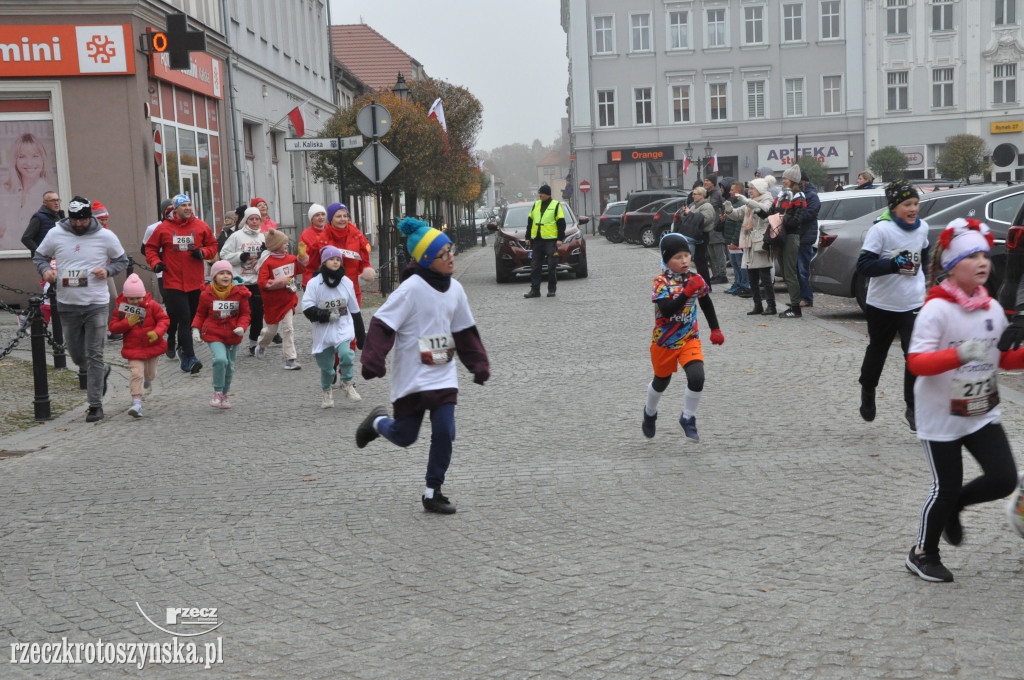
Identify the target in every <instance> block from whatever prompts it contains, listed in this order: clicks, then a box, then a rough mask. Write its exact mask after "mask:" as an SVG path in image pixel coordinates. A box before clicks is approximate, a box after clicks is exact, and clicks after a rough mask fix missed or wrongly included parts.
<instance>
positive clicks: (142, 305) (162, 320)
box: [110, 274, 171, 418]
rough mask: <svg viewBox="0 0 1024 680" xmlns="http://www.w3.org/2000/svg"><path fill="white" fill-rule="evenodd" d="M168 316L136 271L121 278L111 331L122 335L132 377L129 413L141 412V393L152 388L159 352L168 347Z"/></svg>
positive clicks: (138, 416) (111, 320)
mask: <svg viewBox="0 0 1024 680" xmlns="http://www.w3.org/2000/svg"><path fill="white" fill-rule="evenodd" d="M170 324H171V320H170V318H169V317H168V316H167V312H165V311H164V308H163V307H161V306H160V304H159V303H158V302H157V301H156V300H154V299H153V296H152V295H150V294H149V293H148V292H147V291H146V286H145V284H143V283H142V279H140V278H139V275H138V274H132V275H131V276H129V277H128V278H127V279H125V281H124V288H123V289H122V292H121V294H120V295H119V296H118V297H117V300H115V301H114V316H113V317H111V319H110V332H111V333H115V334H117V335H122V336H124V342H123V344H122V345H121V356H123V357H124V358H125V359H127V360H128V369H129V370H130V371H131V377H130V378H129V379H128V389H129V390H130V391H131V393H132V407H131V408H130V409H128V415H130V416H131V417H133V418H140V417H141V416H142V395H143V391H145V393H146V394H148V393H149V391H150V390H151V389H152V387H151V383H152V382H153V380H155V379H156V368H157V364H158V359H159V358H160V355H161V354H163V353H164V352H166V351H167V341H166V340H164V333H166V332H167V327H168V326H170Z"/></svg>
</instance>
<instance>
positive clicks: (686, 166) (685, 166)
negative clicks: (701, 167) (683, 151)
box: [683, 156, 690, 175]
mask: <svg viewBox="0 0 1024 680" xmlns="http://www.w3.org/2000/svg"><path fill="white" fill-rule="evenodd" d="M689 169H690V157H689V156H686V157H685V158H683V174H684V175H685V174H686V171H687V170H689Z"/></svg>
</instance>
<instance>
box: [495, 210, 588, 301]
mask: <svg viewBox="0 0 1024 680" xmlns="http://www.w3.org/2000/svg"><path fill="white" fill-rule="evenodd" d="M531 210H533V203H532V202H531V203H513V204H511V205H507V206H505V207H504V208H502V209H501V213H499V214H498V219H497V221H496V222H491V223H489V224H488V225H487V228H488V229H489V230H491V231H494V232H497V234H496V235H497V238H495V239H494V278H495V279H496V280H497V281H498V283H510V282H512V281H514V280H515V279H516V277H517V276H529V275H530V257H531V256H532V255H533V253H532V251H530V250H527V248H526V218H527V217H528V216H529V215H530V211H531ZM562 213H563V214H564V215H565V240H564V241H562V245H561V247H560V248H559V249H558V271H559V272H570V273H573V274H575V275H576V278H578V279H583V278H586V276H587V242H586V240H585V239H584V238H583V232H582V231H580V225H583V224H587V222H589V221H590V218H589V217H579V218H577V217H576V213H574V212H573V211H572V208H570V207H569V205H568V204H567V203H565V202H563V203H562ZM547 269H548V266H547V263H545V264H544V273H547Z"/></svg>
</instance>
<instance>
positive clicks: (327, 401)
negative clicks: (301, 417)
mask: <svg viewBox="0 0 1024 680" xmlns="http://www.w3.org/2000/svg"><path fill="white" fill-rule="evenodd" d="M320 408H334V394H333V393H332V392H331V389H330V388H327V389H326V390H324V398H323V401H321V402H320Z"/></svg>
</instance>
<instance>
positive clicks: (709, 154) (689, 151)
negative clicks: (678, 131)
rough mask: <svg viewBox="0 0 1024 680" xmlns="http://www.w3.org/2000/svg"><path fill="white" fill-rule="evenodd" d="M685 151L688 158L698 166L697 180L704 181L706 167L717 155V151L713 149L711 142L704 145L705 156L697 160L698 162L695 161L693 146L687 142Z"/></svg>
mask: <svg viewBox="0 0 1024 680" xmlns="http://www.w3.org/2000/svg"><path fill="white" fill-rule="evenodd" d="M683 151H684V152H685V153H686V157H687V158H689V159H691V162H695V163H696V164H697V179H698V180H700V179H703V175H704V166H705V165H707V164H708V163H710V162H711V159H712V158H713V157H714V153H715V150H714V149H713V148H711V142H708V143H706V144H705V145H704V155H703V156H702V157H701V158H698V159H696V161H694V160H693V144H691V143H690V142H687V143H686V148H684V149H683Z"/></svg>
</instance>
